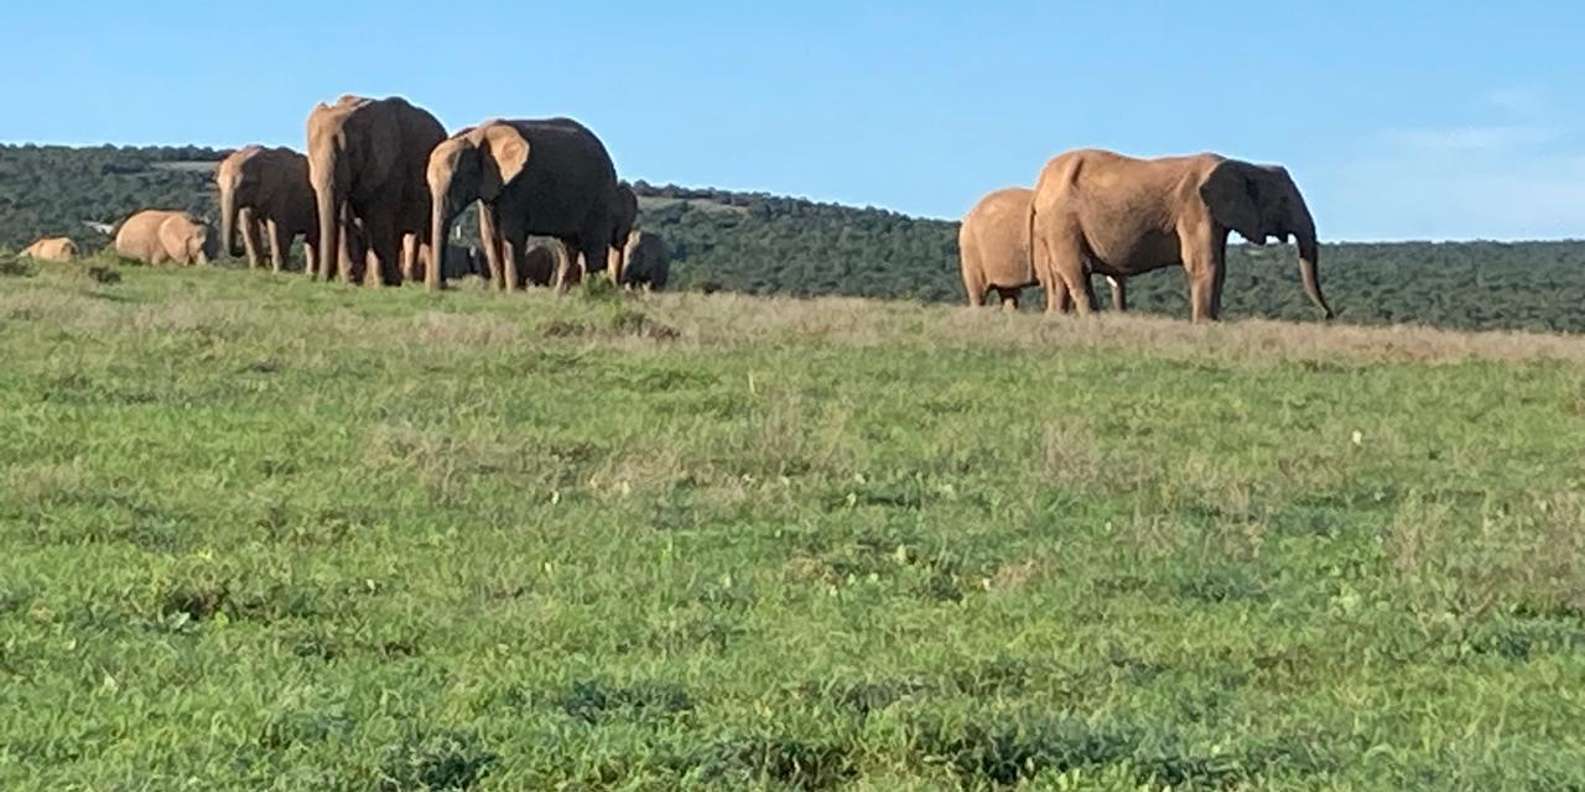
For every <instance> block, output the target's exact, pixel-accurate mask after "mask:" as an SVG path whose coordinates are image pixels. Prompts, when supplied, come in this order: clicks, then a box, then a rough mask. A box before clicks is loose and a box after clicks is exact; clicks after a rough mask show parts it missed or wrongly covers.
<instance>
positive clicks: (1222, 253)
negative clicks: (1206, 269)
mask: <svg viewBox="0 0 1585 792" xmlns="http://www.w3.org/2000/svg"><path fill="white" fill-rule="evenodd" d="M1216 262H1217V265H1216V283H1215V284H1213V286H1212V289H1211V318H1213V319H1220V318H1222V291H1223V288H1224V287H1225V286H1226V284H1227V239H1226V238H1225V237H1224V238H1222V240H1221V241H1220V242H1218V243H1217V245H1216Z"/></svg>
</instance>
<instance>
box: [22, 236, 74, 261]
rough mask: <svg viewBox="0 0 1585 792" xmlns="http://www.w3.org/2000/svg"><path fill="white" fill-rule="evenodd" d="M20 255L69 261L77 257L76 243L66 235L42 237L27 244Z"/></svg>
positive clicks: (46, 259) (44, 259) (45, 259)
mask: <svg viewBox="0 0 1585 792" xmlns="http://www.w3.org/2000/svg"><path fill="white" fill-rule="evenodd" d="M22 255H24V256H27V257H28V258H36V259H40V260H43V261H71V260H72V259H74V258H77V243H76V242H73V241H71V240H70V239H68V238H66V237H44V238H43V239H40V240H39V241H37V242H34V243H33V244H31V245H28V249H27V250H24V251H22Z"/></svg>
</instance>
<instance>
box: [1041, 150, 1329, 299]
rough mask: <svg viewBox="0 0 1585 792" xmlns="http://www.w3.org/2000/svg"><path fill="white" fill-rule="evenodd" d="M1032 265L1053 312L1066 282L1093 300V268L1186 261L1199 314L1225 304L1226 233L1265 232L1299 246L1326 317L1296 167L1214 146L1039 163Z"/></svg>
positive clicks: (1311, 225) (1117, 269)
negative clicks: (1160, 154) (1228, 154)
mask: <svg viewBox="0 0 1585 792" xmlns="http://www.w3.org/2000/svg"><path fill="white" fill-rule="evenodd" d="M1028 221H1029V227H1030V239H1031V241H1032V243H1033V244H1031V246H1030V248H1031V250H1030V254H1031V255H1030V258H1031V265H1032V269H1033V270H1034V272H1035V275H1036V277H1038V278H1039V280H1040V282H1041V283H1042V284H1045V285H1046V286H1047V289H1046V311H1047V312H1048V313H1050V312H1054V311H1057V310H1060V308H1061V305H1060V303H1059V302H1058V301H1059V300H1060V298H1061V294H1062V292H1061V290H1060V289H1059V288H1057V285H1058V284H1060V285H1061V286H1065V287H1066V289H1067V291H1069V292H1070V293H1071V294H1072V295H1073V298H1074V301H1075V303H1076V306H1077V308H1078V312H1079V313H1080V314H1088V313H1089V312H1090V311H1091V310H1093V309H1094V297H1093V296H1092V295H1091V294H1090V293H1089V289H1088V288H1087V284H1088V278H1087V277H1086V273H1087V272H1089V271H1095V272H1099V273H1101V274H1103V275H1106V276H1108V277H1113V278H1124V277H1128V276H1131V275H1137V274H1140V273H1143V272H1149V271H1151V270H1155V269H1160V268H1162V267H1170V266H1174V265H1178V266H1182V267H1183V269H1184V271H1185V272H1186V273H1187V274H1188V279H1189V304H1190V316H1191V319H1192V320H1193V321H1196V322H1200V321H1215V320H1216V319H1217V318H1218V317H1219V316H1220V314H1221V310H1222V285H1223V282H1224V279H1225V278H1226V274H1227V273H1226V269H1225V266H1226V254H1227V234H1228V232H1229V231H1237V232H1238V234H1239V236H1242V237H1243V238H1244V239H1246V240H1248V241H1249V242H1251V243H1254V244H1257V245H1261V244H1265V242H1266V239H1267V237H1277V238H1278V239H1280V240H1283V241H1286V240H1287V238H1288V236H1289V235H1292V236H1293V237H1294V239H1295V241H1296V242H1297V243H1298V248H1299V274H1300V277H1301V279H1302V280H1303V283H1304V290H1305V292H1306V293H1307V294H1308V295H1309V297H1310V301H1311V302H1313V303H1315V306H1316V307H1317V308H1318V309H1320V311H1321V313H1322V315H1323V316H1324V317H1325V318H1326V319H1331V318H1332V317H1333V315H1334V314H1333V313H1332V308H1331V306H1329V305H1328V304H1327V302H1326V298H1325V297H1324V296H1323V295H1322V293H1321V276H1320V272H1319V270H1318V263H1319V262H1318V259H1319V256H1320V245H1319V243H1318V242H1317V240H1316V234H1315V221H1314V219H1312V218H1311V216H1310V210H1309V207H1307V206H1306V205H1305V202H1304V197H1303V196H1301V195H1300V194H1299V188H1298V186H1296V185H1295V184H1294V182H1293V178H1292V177H1291V176H1289V175H1288V172H1287V171H1286V170H1285V169H1283V168H1281V167H1279V166H1274V165H1268V166H1262V165H1254V164H1251V163H1248V162H1243V161H1240V160H1234V159H1227V158H1225V157H1222V156H1219V155H1216V154H1198V155H1194V156H1187V157H1164V158H1161V159H1148V160H1147V159H1135V158H1133V157H1126V156H1123V155H1121V154H1117V153H1114V152H1110V151H1102V150H1099V149H1080V150H1077V151H1070V152H1067V153H1065V154H1060V155H1058V156H1056V157H1053V158H1052V159H1051V160H1050V161H1049V162H1047V163H1046V165H1045V167H1044V168H1043V169H1042V170H1041V172H1040V179H1039V181H1038V182H1037V183H1036V185H1035V195H1034V200H1033V202H1032V203H1031V205H1030V211H1029V214H1028Z"/></svg>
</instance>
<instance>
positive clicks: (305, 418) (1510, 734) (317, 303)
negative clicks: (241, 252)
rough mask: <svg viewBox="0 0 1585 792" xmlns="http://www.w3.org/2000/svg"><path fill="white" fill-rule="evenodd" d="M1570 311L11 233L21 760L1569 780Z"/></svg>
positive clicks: (111, 781)
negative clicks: (1309, 312)
mask: <svg viewBox="0 0 1585 792" xmlns="http://www.w3.org/2000/svg"><path fill="white" fill-rule="evenodd" d="M1582 448H1585V340H1579V339H1576V338H1568V337H1562V336H1539V335H1518V334H1507V335H1501V334H1491V335H1466V334H1456V333H1446V332H1439V331H1430V330H1418V329H1405V328H1398V329H1387V328H1375V329H1366V328H1358V327H1346V326H1336V327H1325V326H1321V325H1318V324H1308V325H1289V324H1279V323H1264V322H1250V323H1237V324H1227V325H1222V326H1214V327H1194V326H1190V325H1188V324H1186V323H1183V322H1177V321H1169V320H1161V319H1150V318H1126V319H1122V318H1117V317H1100V318H1097V319H1091V320H1077V319H1068V318H1061V319H1042V318H1040V317H1037V316H1009V315H1003V314H1000V313H997V312H995V311H982V312H971V311H969V310H967V309H961V308H950V307H943V306H932V307H924V306H919V305H913V304H908V303H871V302H864V301H859V300H844V299H823V300H816V301H792V300H770V299H763V300H762V299H751V298H743V297H734V296H730V295H724V294H717V295H711V296H703V295H698V294H678V295H654V296H647V297H636V296H629V297H624V296H620V295H615V294H611V293H609V292H607V291H602V290H600V289H591V290H589V291H585V292H583V293H578V294H574V295H570V296H568V297H564V298H559V299H558V298H556V297H555V296H553V295H550V294H546V293H535V294H530V295H527V296H506V295H496V294H490V293H487V292H484V291H482V290H479V289H477V288H471V287H470V288H465V289H460V290H458V291H454V292H450V293H446V294H443V295H439V296H431V295H429V294H426V293H424V292H422V291H421V290H415V289H402V290H385V291H381V292H374V291H365V290H355V289H349V288H344V287H339V286H325V285H316V284H310V283H306V282H303V281H302V279H301V278H299V277H292V276H272V275H269V274H267V273H258V272H247V271H237V270H223V269H195V270H185V271H178V270H150V269H142V268H115V267H107V268H104V269H97V270H91V269H90V268H88V267H84V266H81V265H73V266H65V265H42V266H39V265H22V264H17V263H14V262H0V548H3V549H4V553H3V555H0V788H4V789H8V790H10V789H127V790H132V789H162V790H163V789H205V790H209V789H282V790H287V789H291V790H297V789H347V790H364V789H418V788H425V787H429V788H475V789H500V790H507V789H548V788H565V789H606V788H611V789H673V788H716V789H723V790H724V789H856V790H898V789H904V790H906V789H954V788H968V789H992V788H1004V787H1020V786H1021V787H1023V788H1030V789H1097V790H1134V789H1158V788H1162V787H1165V786H1169V785H1170V786H1171V787H1172V788H1173V789H1317V788H1326V789H1409V788H1427V789H1482V790H1492V789H1569V788H1571V789H1580V788H1585V531H1582V529H1585V495H1582V494H1581V493H1582V490H1585V466H1582V462H1585V457H1582Z"/></svg>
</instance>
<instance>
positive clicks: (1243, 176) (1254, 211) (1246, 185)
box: [1200, 160, 1266, 245]
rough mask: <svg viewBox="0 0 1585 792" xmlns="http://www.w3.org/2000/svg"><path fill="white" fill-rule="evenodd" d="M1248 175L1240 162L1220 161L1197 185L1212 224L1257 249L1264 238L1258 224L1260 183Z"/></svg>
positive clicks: (1249, 170) (1248, 172)
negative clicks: (1226, 230)
mask: <svg viewBox="0 0 1585 792" xmlns="http://www.w3.org/2000/svg"><path fill="white" fill-rule="evenodd" d="M1252 171H1253V168H1252V167H1251V166H1249V165H1246V164H1244V163H1242V162H1237V161H1234V160H1227V161H1224V162H1222V163H1221V164H1220V165H1217V166H1216V167H1215V168H1214V169H1212V171H1211V175H1210V176H1207V177H1206V179H1205V183H1204V184H1201V185H1200V197H1201V198H1203V199H1204V200H1205V205H1206V206H1208V207H1210V209H1211V216H1212V217H1214V218H1216V222H1218V223H1221V224H1222V225H1223V226H1225V227H1227V228H1231V229H1233V230H1234V231H1237V232H1238V233H1239V236H1242V237H1244V238H1245V239H1247V240H1249V241H1250V242H1254V243H1255V244H1257V245H1258V244H1260V243H1262V242H1265V241H1266V235H1265V233H1264V231H1265V230H1264V229H1263V228H1261V223H1260V217H1261V215H1260V182H1261V179H1259V178H1257V177H1256V175H1255V174H1254V173H1253V172H1252Z"/></svg>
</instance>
